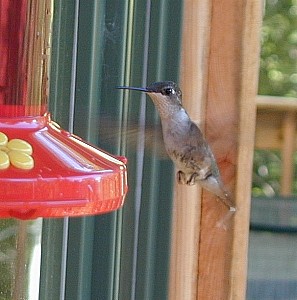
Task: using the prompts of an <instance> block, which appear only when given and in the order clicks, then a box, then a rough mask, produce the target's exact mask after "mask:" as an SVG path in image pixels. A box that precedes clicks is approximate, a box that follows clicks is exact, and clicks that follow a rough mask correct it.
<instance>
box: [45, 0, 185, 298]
mask: <svg viewBox="0 0 297 300" xmlns="http://www.w3.org/2000/svg"><path fill="white" fill-rule="evenodd" d="M55 2H56V3H55V19H54V20H55V24H54V34H55V36H54V38H53V59H52V73H51V77H52V78H51V99H50V111H51V113H52V115H53V119H54V120H55V121H57V122H58V123H60V125H62V126H63V127H64V128H70V129H71V130H72V129H73V131H74V133H75V134H77V135H79V136H81V137H82V138H84V139H86V140H88V141H90V142H91V143H93V144H95V145H98V146H99V147H100V148H103V149H105V150H107V151H109V152H111V153H113V154H121V155H125V156H127V158H128V184H129V194H128V197H127V199H126V202H125V205H124V207H123V209H121V210H119V211H117V212H114V213H110V214H106V215H101V216H96V217H85V218H74V219H69V223H67V222H64V220H61V219H57V220H45V221H44V228H43V244H42V270H41V284H40V287H41V289H40V299H59V298H60V296H61V295H60V294H61V291H62V292H63V291H64V288H65V299H103V300H105V299H132V298H134V299H166V298H167V289H168V286H167V285H168V271H169V270H168V264H169V255H170V254H169V246H170V227H171V213H172V198H173V195H172V187H173V177H174V174H173V168H172V164H171V162H170V161H169V160H168V158H167V156H166V155H164V150H162V140H160V138H159V137H160V124H159V119H158V116H157V114H156V111H155V109H154V107H153V105H152V103H151V102H150V100H149V99H146V100H145V97H144V96H141V94H140V93H136V92H131V93H123V91H121V90H117V89H115V87H116V86H118V85H123V84H125V85H134V86H142V85H143V84H144V83H145V82H146V81H147V83H151V82H153V81H159V80H174V81H178V73H179V55H180V41H181V35H180V32H181V16H182V1H178V0H175V1H169V0H167V1H165V0H163V1H152V3H150V2H149V1H143V0H139V1H122V0H109V1H95V0H93V1H82V0H81V1H80V3H79V10H78V15H79V19H78V27H77V36H76V35H75V30H74V28H75V25H76V19H75V15H76V11H75V8H76V3H73V2H74V1H70V0H60V1H55ZM76 37H77V48H75V50H77V56H76V58H77V61H75V60H73V41H75V40H76ZM74 54H75V51H74ZM73 66H76V72H75V73H73V72H72V70H73ZM74 79H75V90H74V91H71V85H73V80H74ZM73 92H75V93H74V96H75V97H74V98H71V95H72V93H73ZM144 124H145V126H144ZM144 137H145V139H144ZM65 224H68V231H67V232H68V239H67V256H66V259H67V263H66V273H65V275H66V276H65V280H64V278H63V272H62V275H61V263H62V262H63V251H64V250H63V242H64V246H65V238H64V241H63V226H65ZM135 250H137V251H135ZM64 258H65V257H64ZM62 269H63V268H62ZM64 283H65V285H64ZM60 299H63V298H60Z"/></svg>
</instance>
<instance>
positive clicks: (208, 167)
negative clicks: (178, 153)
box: [184, 122, 219, 179]
mask: <svg viewBox="0 0 297 300" xmlns="http://www.w3.org/2000/svg"><path fill="white" fill-rule="evenodd" d="M186 148H187V149H186V151H185V153H184V156H185V161H187V167H189V168H192V169H193V170H196V171H197V173H198V175H199V174H200V176H201V179H203V178H205V177H207V176H209V175H210V174H212V175H214V176H219V170H218V166H217V163H216V160H215V157H214V155H213V153H212V151H211V148H210V146H209V144H208V143H207V141H206V140H205V138H204V137H203V134H202V132H201V130H200V129H199V127H198V126H197V125H196V124H195V123H193V122H192V123H191V126H190V135H189V139H188V141H187V147H186Z"/></svg>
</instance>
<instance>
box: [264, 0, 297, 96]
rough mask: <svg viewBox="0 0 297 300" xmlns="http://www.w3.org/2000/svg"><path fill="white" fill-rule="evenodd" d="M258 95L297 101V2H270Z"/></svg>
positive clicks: (274, 0)
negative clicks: (282, 97) (290, 98)
mask: <svg viewBox="0 0 297 300" xmlns="http://www.w3.org/2000/svg"><path fill="white" fill-rule="evenodd" d="M261 39H262V41H261V42H262V51H261V65H260V81H259V94H261V95H274V96H288V97H297V0H267V1H266V9H265V16H264V21H263V28H262V36H261Z"/></svg>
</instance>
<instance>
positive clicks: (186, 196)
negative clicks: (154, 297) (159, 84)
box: [170, 0, 262, 300]
mask: <svg viewBox="0 0 297 300" xmlns="http://www.w3.org/2000/svg"><path fill="white" fill-rule="evenodd" d="M261 3H262V1H258V0H225V1H220V0H212V1H205V0H199V1H195V0H192V1H191V0H187V1H185V10H184V14H185V16H184V20H185V21H184V22H185V25H184V40H183V54H182V55H183V59H182V64H183V65H182V70H183V72H182V88H183V92H184V104H185V107H186V108H187V110H188V111H189V114H190V115H191V117H192V118H193V119H194V120H197V121H199V120H200V121H202V125H204V126H202V128H205V133H206V138H207V140H208V141H209V143H210V144H211V146H212V149H213V151H214V154H215V156H216V158H217V161H218V164H219V167H220V169H221V174H222V178H223V180H224V182H225V184H226V186H227V187H228V188H229V190H231V191H232V192H233V194H234V198H235V199H236V205H237V208H238V211H237V212H236V214H235V215H234V217H233V218H232V219H231V220H230V221H229V224H227V229H226V230H224V229H223V228H222V227H219V228H218V227H217V226H216V225H217V223H218V222H219V221H220V220H221V219H222V218H224V217H225V216H226V214H227V212H228V210H227V208H226V207H225V206H224V205H223V204H222V203H221V202H220V201H217V199H216V197H214V196H213V195H212V194H210V193H208V192H206V191H203V193H202V201H200V199H201V198H199V193H198V192H197V189H195V188H193V187H190V188H187V187H177V188H176V194H177V196H176V199H175V201H176V202H175V208H176V209H175V211H174V218H173V220H174V232H173V242H172V259H171V276H170V299H176V300H177V299H183V300H192V299H203V300H207V299H210V300H213V299H222V300H224V299H245V289H246V277H247V245H248V229H249V208H250V196H251V176H252V158H253V148H254V132H255V116H256V110H255V97H256V93H257V83H258V63H259V43H260V25H261V20H262V7H261ZM188 74H190V75H188ZM198 89H199V90H198ZM187 101H188V102H187ZM197 203H198V204H197ZM181 220H184V221H181ZM185 220H187V222H185ZM189 226H195V227H194V230H193V228H192V227H191V228H190V227H189ZM187 255H189V256H190V257H191V259H190V260H188V261H186V264H184V262H185V257H187ZM195 259H196V261H195ZM190 261H192V262H193V263H192V265H190V263H189V262H190Z"/></svg>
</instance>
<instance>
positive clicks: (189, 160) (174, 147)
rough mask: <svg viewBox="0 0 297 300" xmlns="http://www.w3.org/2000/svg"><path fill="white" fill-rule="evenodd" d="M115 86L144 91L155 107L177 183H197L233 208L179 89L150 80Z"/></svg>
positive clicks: (172, 85)
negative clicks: (144, 83) (142, 83)
mask: <svg viewBox="0 0 297 300" xmlns="http://www.w3.org/2000/svg"><path fill="white" fill-rule="evenodd" d="M117 88H118V89H126V90H135V91H141V92H144V93H146V94H147V95H148V96H149V97H150V98H151V99H152V101H153V103H154V105H155V107H156V108H157V110H158V112H159V115H160V119H161V125H162V132H163V140H164V144H165V149H166V152H167V153H168V155H169V157H170V158H171V160H172V161H173V163H174V165H175V167H176V170H177V173H176V180H177V182H178V183H179V184H186V185H195V184H196V183H198V184H200V186H202V187H203V188H205V189H206V190H208V191H210V192H212V193H213V194H215V195H216V196H218V197H219V198H220V199H221V200H222V202H223V203H224V204H225V205H226V206H228V207H229V210H230V211H235V210H236V208H235V206H234V205H233V203H232V199H231V195H230V193H229V192H227V191H226V189H225V187H224V184H223V182H222V179H221V176H220V171H219V168H218V165H217V162H216V159H215V157H214V154H213V152H212V150H211V148H210V146H209V144H208V142H207V141H206V139H205V138H204V136H203V134H202V132H201V130H200V129H199V127H198V126H197V125H196V124H195V123H194V122H193V121H192V120H191V118H190V117H189V115H188V113H187V111H186V110H185V108H184V107H183V106H182V91H181V89H180V88H179V86H178V85H177V84H176V83H175V82H173V81H162V82H154V83H152V84H150V85H149V86H147V87H145V88H142V87H131V86H118V87H117Z"/></svg>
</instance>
